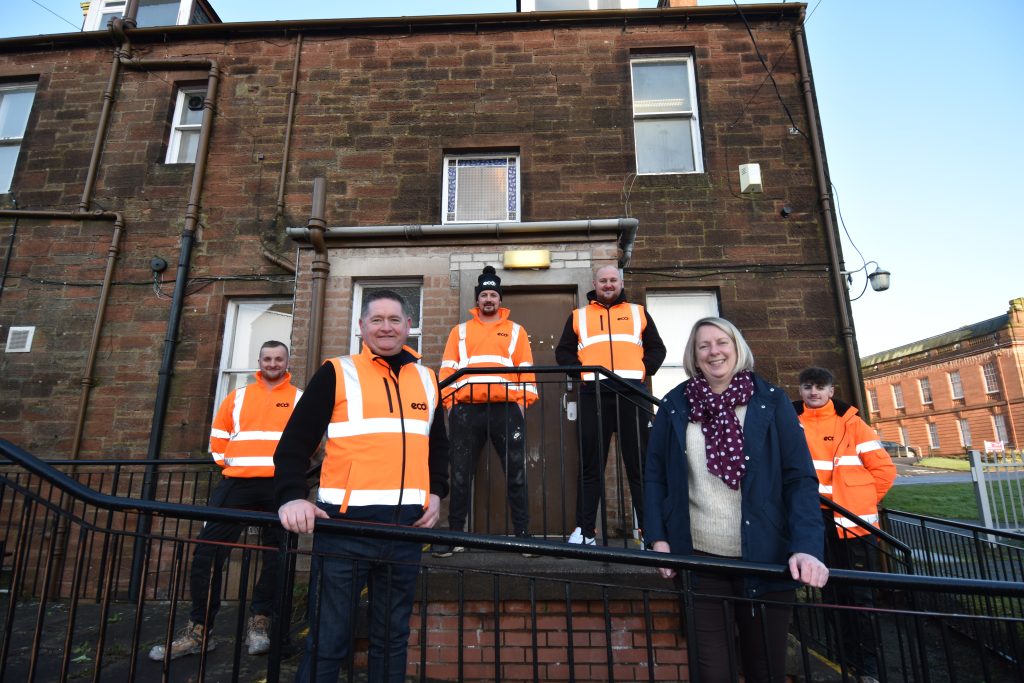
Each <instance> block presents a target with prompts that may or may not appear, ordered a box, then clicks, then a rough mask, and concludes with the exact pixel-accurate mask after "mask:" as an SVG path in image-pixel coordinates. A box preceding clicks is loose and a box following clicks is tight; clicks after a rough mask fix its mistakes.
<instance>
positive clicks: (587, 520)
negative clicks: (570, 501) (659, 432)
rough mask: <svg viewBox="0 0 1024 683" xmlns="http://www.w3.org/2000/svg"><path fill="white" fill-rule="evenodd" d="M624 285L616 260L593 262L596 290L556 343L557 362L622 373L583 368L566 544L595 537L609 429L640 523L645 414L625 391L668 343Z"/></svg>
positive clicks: (657, 363)
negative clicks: (572, 513)
mask: <svg viewBox="0 0 1024 683" xmlns="http://www.w3.org/2000/svg"><path fill="white" fill-rule="evenodd" d="M622 287H623V283H622V273H621V271H619V269H618V268H617V267H615V266H603V267H601V268H598V269H597V271H595V272H594V289H593V290H592V291H590V292H589V293H588V294H587V300H588V302H589V303H588V304H587V305H586V306H584V307H583V308H577V309H576V310H575V311H573V312H572V315H570V316H569V319H568V320H567V321H566V323H565V329H564V330H563V331H562V337H561V339H559V341H558V346H557V347H556V348H555V360H557V361H558V364H559V365H568V366H572V365H577V366H578V365H600V366H603V367H605V368H607V369H608V370H611V371H612V372H614V373H615V374H616V375H618V377H619V378H621V380H623V381H616V380H614V379H612V378H609V377H599V376H597V375H596V373H593V372H583V373H580V375H581V377H580V378H581V379H582V380H583V385H582V386H581V387H580V407H579V429H580V471H579V478H578V479H579V480H578V485H579V486H578V488H577V491H576V495H577V498H576V529H575V530H574V531H573V532H572V534H570V535H569V539H568V540H569V543H580V544H584V545H594V544H595V543H596V530H595V527H596V524H597V507H598V504H599V503H600V502H601V501H602V500H604V471H605V466H606V465H607V463H608V448H609V446H610V445H611V438H612V434H613V433H614V434H616V441H617V442H618V444H619V451H620V452H621V453H622V460H623V464H624V465H625V468H626V478H627V479H628V480H629V493H630V497H631V498H632V503H633V509H634V511H635V515H636V522H637V527H638V528H639V529H641V530H642V529H643V508H644V496H643V467H644V454H645V452H646V449H647V436H648V433H649V432H650V419H649V417H648V415H649V413H646V412H642V411H640V409H639V407H638V406H639V405H640V404H641V403H642V401H643V399H642V398H640V397H638V396H637V397H635V398H634V397H630V393H631V390H632V388H634V387H635V388H643V386H644V380H645V379H646V378H647V377H649V376H651V375H653V374H654V373H655V372H657V371H658V368H660V367H661V363H662V361H664V360H665V344H664V342H662V341H661V335H659V334H658V328H657V327H655V326H654V319H653V318H651V315H650V314H649V313H648V312H647V311H646V309H644V307H643V306H641V305H639V304H631V303H629V302H627V301H626V294H625V292H624V291H623V289H622ZM613 386H614V387H615V388H613ZM641 538H642V537H641Z"/></svg>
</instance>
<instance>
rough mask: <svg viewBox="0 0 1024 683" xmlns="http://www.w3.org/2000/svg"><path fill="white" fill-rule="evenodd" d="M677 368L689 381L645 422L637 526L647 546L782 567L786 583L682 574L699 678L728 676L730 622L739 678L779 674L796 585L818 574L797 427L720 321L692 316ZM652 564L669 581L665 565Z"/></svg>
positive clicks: (807, 470)
mask: <svg viewBox="0 0 1024 683" xmlns="http://www.w3.org/2000/svg"><path fill="white" fill-rule="evenodd" d="M683 366H684V367H685V368H686V371H687V373H688V374H689V375H690V377H691V379H689V380H687V381H686V382H683V383H682V384H680V385H679V386H677V387H676V388H675V389H673V390H672V391H670V392H669V393H668V394H667V395H666V396H665V398H664V399H662V401H661V405H660V406H659V408H658V414H657V416H656V418H655V420H654V427H653V429H652V431H651V437H650V443H649V445H648V451H647V464H646V467H645V473H644V483H645V489H644V498H645V504H644V512H645V515H644V516H645V519H646V528H645V529H644V535H645V536H646V538H647V542H648V543H649V544H650V546H651V547H652V548H653V550H655V551H657V552H663V553H675V554H678V555H700V556H705V557H711V558H716V557H717V558H723V559H730V560H736V559H742V560H745V561H749V562H759V563H770V564H781V565H787V566H788V573H789V575H790V576H791V577H792V580H789V579H787V578H785V577H780V578H779V579H777V580H776V579H771V578H767V579H765V578H755V577H743V576H733V575H725V574H713V573H710V572H708V573H704V572H693V573H692V575H691V577H690V578H691V585H692V586H693V588H694V589H695V591H696V596H695V598H694V614H693V619H694V626H695V628H696V635H697V637H696V642H695V643H691V650H692V651H695V653H694V654H695V656H694V657H693V658H692V659H691V662H693V664H691V666H693V665H694V664H695V665H696V667H697V669H698V676H699V677H698V678H697V680H699V681H700V682H701V683H717V682H718V681H728V680H736V677H737V673H736V671H735V670H734V668H733V667H734V665H733V663H732V661H731V657H730V653H731V652H732V651H733V648H732V646H731V644H730V643H729V642H728V641H729V639H730V638H732V637H733V634H732V633H731V632H728V631H727V629H731V627H732V623H733V622H734V623H735V628H736V631H737V634H738V636H739V649H740V660H741V662H742V667H743V674H744V677H745V680H747V681H783V680H785V665H786V641H787V637H786V634H787V632H788V626H789V619H790V614H791V612H792V608H791V603H792V602H793V601H794V599H795V588H796V587H797V586H798V585H800V584H801V583H803V584H807V585H810V586H815V587H821V586H824V585H825V582H826V581H827V579H828V569H827V568H826V567H825V565H824V564H823V563H822V562H821V558H822V557H823V548H822V538H823V534H824V529H823V528H822V521H821V513H820V512H819V504H818V478H817V476H816V475H815V473H814V466H813V464H812V461H811V456H810V453H809V452H808V450H807V443H806V441H805V440H804V435H803V430H802V429H801V428H800V423H799V421H798V420H797V417H796V413H795V412H794V410H793V406H792V404H791V403H790V401H789V399H788V398H787V396H786V394H785V392H783V391H782V390H781V389H780V388H778V387H775V386H772V385H771V384H769V383H768V382H766V381H764V380H763V379H762V378H760V377H758V376H756V375H754V373H753V367H754V357H753V354H752V353H751V351H750V347H749V346H747V343H746V341H745V340H744V339H743V335H742V334H741V333H740V331H739V330H738V329H737V328H736V326H735V325H733V324H732V323H730V322H729V321H728V320H724V319H722V318H703V319H701V320H699V321H697V323H696V324H695V325H694V326H693V329H692V330H691V332H690V337H689V339H688V340H687V342H686V347H685V349H684V356H683ZM658 571H659V572H660V573H661V575H662V576H663V577H665V578H676V572H675V570H673V569H670V568H662V569H659V570H658ZM677 581H678V578H677ZM709 596H712V597H709ZM713 596H719V597H713ZM723 598H724V599H726V600H728V603H727V604H729V605H731V608H732V612H733V614H732V615H731V616H732V618H731V619H727V618H726V616H725V610H723ZM751 600H753V601H751Z"/></svg>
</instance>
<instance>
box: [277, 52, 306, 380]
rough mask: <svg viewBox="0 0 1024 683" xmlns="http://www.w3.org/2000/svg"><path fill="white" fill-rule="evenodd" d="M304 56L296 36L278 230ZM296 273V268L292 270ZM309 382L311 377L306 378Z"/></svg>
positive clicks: (285, 133)
mask: <svg viewBox="0 0 1024 683" xmlns="http://www.w3.org/2000/svg"><path fill="white" fill-rule="evenodd" d="M301 56H302V34H301V33H300V34H299V35H297V36H295V62H294V63H293V64H292V85H291V88H290V89H289V90H288V118H287V119H286V120H285V124H284V150H282V152H281V175H280V178H279V179H278V181H277V208H276V209H275V210H274V219H273V220H272V221H271V227H273V228H277V227H278V222H279V221H280V220H281V218H282V217H283V216H284V185H285V180H286V179H287V177H288V156H289V155H290V154H291V149H292V128H293V126H294V125H295V101H296V99H297V98H298V93H299V58H300V57H301ZM292 272H295V271H294V268H293V269H292ZM306 379H307V381H308V379H309V376H308V375H307V377H306Z"/></svg>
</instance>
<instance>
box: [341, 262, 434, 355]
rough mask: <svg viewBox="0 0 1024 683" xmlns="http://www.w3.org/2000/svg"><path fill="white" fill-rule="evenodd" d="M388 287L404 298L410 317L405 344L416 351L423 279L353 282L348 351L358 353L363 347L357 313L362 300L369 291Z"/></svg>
mask: <svg viewBox="0 0 1024 683" xmlns="http://www.w3.org/2000/svg"><path fill="white" fill-rule="evenodd" d="M381 289H390V290H391V291H393V292H395V293H397V294H398V295H400V296H401V297H402V298H403V299H405V303H406V305H407V306H408V307H409V309H410V311H409V312H410V314H411V317H412V328H411V329H410V330H409V339H408V341H406V342H405V345H406V346H408V347H409V348H410V349H413V350H415V351H416V352H417V353H419V351H420V346H421V343H422V340H423V322H422V316H421V313H422V311H423V281H422V280H363V281H360V282H355V283H353V287H352V302H353V303H352V333H351V335H350V336H349V353H359V352H360V351H361V350H362V348H363V338H362V336H361V335H360V334H359V314H360V312H361V311H362V309H363V302H364V301H365V300H366V296H367V295H368V294H370V293H371V292H376V291H379V290H381Z"/></svg>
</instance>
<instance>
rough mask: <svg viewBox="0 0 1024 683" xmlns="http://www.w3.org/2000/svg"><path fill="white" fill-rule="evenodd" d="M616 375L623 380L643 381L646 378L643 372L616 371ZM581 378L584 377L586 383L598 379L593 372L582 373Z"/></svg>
mask: <svg viewBox="0 0 1024 683" xmlns="http://www.w3.org/2000/svg"><path fill="white" fill-rule="evenodd" d="M615 374H616V375H618V376H619V377H622V378H623V379H643V378H644V371H643V370H616V371H615ZM581 376H582V378H583V381H584V382H593V381H594V379H595V377H596V374H595V373H593V372H584V373H581ZM602 377H603V376H602Z"/></svg>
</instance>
